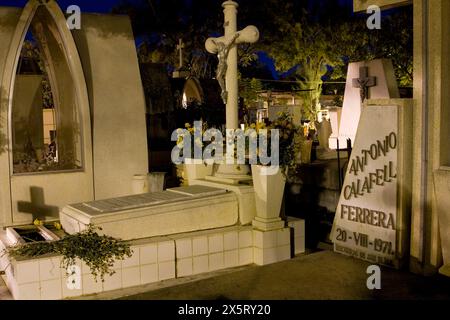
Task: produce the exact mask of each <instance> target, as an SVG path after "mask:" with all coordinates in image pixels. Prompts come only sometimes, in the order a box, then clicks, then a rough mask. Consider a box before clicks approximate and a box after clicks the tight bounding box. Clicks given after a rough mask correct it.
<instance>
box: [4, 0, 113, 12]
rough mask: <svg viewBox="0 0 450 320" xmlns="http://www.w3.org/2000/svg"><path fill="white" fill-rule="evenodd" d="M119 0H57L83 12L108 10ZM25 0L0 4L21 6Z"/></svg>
mask: <svg viewBox="0 0 450 320" xmlns="http://www.w3.org/2000/svg"><path fill="white" fill-rule="evenodd" d="M119 1H120V0H58V1H57V2H58V3H59V5H60V6H61V8H62V9H65V8H67V7H68V6H70V5H73V4H76V5H77V6H79V7H80V8H81V11H83V12H110V11H111V9H112V7H113V6H114V5H116V4H117V3H118V2H119ZM27 2H28V1H27V0H0V5H3V6H13V7H23V6H24V5H25V4H26V3H27Z"/></svg>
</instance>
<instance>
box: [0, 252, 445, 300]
mask: <svg viewBox="0 0 450 320" xmlns="http://www.w3.org/2000/svg"><path fill="white" fill-rule="evenodd" d="M369 265H370V264H369V263H367V262H364V261H360V260H357V259H353V258H350V257H346V256H343V255H340V254H336V253H334V252H331V251H327V250H325V251H320V252H315V253H311V254H307V255H301V256H298V257H296V258H295V259H292V260H288V261H284V262H279V263H275V264H272V265H268V266H263V267H258V266H254V265H252V266H246V267H240V268H236V269H230V270H222V271H217V272H214V273H207V274H202V275H196V276H192V277H186V278H180V279H172V280H167V281H163V282H160V283H154V284H150V285H146V286H139V287H133V288H127V289H122V290H117V291H111V292H105V293H101V294H96V295H91V296H85V297H80V298H78V299H81V300H112V299H129V300H167V299H170V300H179V299H182V300H204V299H206V300H217V299H224V300H227V299H229V300H266V299H267V300H286V299H287V300H342V299H349V300H393V299H395V300H398V299H401V300H434V299H437V300H450V278H446V277H443V276H440V275H436V276H433V277H423V276H418V275H413V274H411V273H409V272H407V271H398V270H393V269H390V268H381V290H369V289H367V286H366V281H367V277H368V276H369V275H368V274H367V273H366V270H367V267H368V266H369ZM6 299H11V295H10V294H9V291H8V289H7V288H6V286H5V285H4V282H3V281H2V279H1V277H0V300H6Z"/></svg>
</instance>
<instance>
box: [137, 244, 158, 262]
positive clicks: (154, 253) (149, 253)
mask: <svg viewBox="0 0 450 320" xmlns="http://www.w3.org/2000/svg"><path fill="white" fill-rule="evenodd" d="M139 253H140V263H141V265H144V264H153V263H156V262H158V247H157V245H156V243H152V244H147V245H145V246H142V247H140V248H139Z"/></svg>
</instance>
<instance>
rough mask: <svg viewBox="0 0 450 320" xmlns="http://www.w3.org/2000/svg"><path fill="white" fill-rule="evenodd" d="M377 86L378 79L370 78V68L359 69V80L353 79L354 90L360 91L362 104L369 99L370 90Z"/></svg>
mask: <svg viewBox="0 0 450 320" xmlns="http://www.w3.org/2000/svg"><path fill="white" fill-rule="evenodd" d="M376 85H377V78H376V77H369V68H368V67H360V68H359V78H357V79H353V88H359V89H360V95H361V102H364V100H366V99H367V98H368V97H369V88H370V87H375V86H376Z"/></svg>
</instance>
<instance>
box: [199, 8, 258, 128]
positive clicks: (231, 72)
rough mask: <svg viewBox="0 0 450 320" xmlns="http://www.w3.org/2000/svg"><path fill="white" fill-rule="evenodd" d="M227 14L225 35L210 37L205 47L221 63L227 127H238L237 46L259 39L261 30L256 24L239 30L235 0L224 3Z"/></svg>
mask: <svg viewBox="0 0 450 320" xmlns="http://www.w3.org/2000/svg"><path fill="white" fill-rule="evenodd" d="M222 7H223V8H224V10H223V12H224V16H225V23H224V29H225V35H224V36H222V37H219V38H209V39H208V40H206V43H205V47H206V50H207V51H208V52H209V53H212V54H217V56H218V58H219V64H218V67H217V72H216V79H217V81H218V82H219V84H220V86H221V89H222V98H223V100H224V103H225V104H226V118H227V123H226V128H227V129H238V128H239V124H238V70H237V61H238V56H237V47H236V45H237V44H239V43H254V42H256V41H258V39H259V31H258V29H257V28H256V27H255V26H248V27H246V28H245V29H243V30H241V31H237V22H236V20H237V8H238V4H237V3H236V2H234V1H225V2H224V3H223V4H222Z"/></svg>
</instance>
